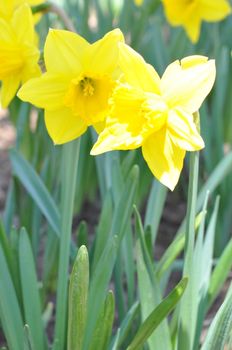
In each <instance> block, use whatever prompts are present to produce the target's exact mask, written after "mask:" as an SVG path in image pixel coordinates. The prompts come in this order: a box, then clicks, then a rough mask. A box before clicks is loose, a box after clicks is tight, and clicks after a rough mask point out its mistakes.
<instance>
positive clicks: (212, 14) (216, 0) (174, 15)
mask: <svg viewBox="0 0 232 350" xmlns="http://www.w3.org/2000/svg"><path fill="white" fill-rule="evenodd" d="M163 4H164V10H165V13H166V16H167V19H168V21H169V22H170V23H171V25H173V26H179V25H181V26H183V27H184V29H185V31H186V33H187V35H188V36H189V38H190V39H191V41H192V42H193V43H196V42H197V41H198V39H199V36H200V29H201V22H202V21H208V22H217V21H220V20H222V19H224V18H225V17H226V16H228V15H229V14H230V13H231V6H230V4H229V1H228V0H163Z"/></svg>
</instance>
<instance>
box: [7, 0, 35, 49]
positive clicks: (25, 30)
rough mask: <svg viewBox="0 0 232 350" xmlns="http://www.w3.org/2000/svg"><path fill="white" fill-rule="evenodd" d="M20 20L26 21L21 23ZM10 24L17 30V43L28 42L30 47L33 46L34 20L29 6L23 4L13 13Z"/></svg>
mask: <svg viewBox="0 0 232 350" xmlns="http://www.w3.org/2000/svg"><path fill="white" fill-rule="evenodd" d="M22 18H26V20H25V21H23V20H22ZM12 24H13V27H14V28H17V31H16V33H17V37H18V39H19V42H28V44H31V45H32V44H34V41H35V31H34V19H33V15H32V12H31V9H30V7H29V6H27V5H26V4H24V5H22V6H20V7H19V8H17V9H16V10H15V11H14V14H13V17H12Z"/></svg>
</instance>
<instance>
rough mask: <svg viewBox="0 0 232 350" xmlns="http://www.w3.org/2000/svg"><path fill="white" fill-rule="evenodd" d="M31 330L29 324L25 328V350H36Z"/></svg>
mask: <svg viewBox="0 0 232 350" xmlns="http://www.w3.org/2000/svg"><path fill="white" fill-rule="evenodd" d="M35 349H36V348H35V346H34V343H33V339H32V335H31V330H30V327H29V326H28V324H26V325H25V326H24V348H23V350H35Z"/></svg>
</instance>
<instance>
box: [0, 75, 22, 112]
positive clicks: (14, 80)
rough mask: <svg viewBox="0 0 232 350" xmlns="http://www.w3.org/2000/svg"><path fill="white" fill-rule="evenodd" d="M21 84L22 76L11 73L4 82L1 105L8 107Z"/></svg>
mask: <svg viewBox="0 0 232 350" xmlns="http://www.w3.org/2000/svg"><path fill="white" fill-rule="evenodd" d="M19 85H20V77H19V76H17V75H16V74H15V75H9V76H8V77H7V78H5V79H4V81H3V82H2V88H1V105H2V107H3V108H6V107H8V105H9V104H10V102H11V100H12V99H13V97H14V96H15V94H16V91H17V90H18V88H19Z"/></svg>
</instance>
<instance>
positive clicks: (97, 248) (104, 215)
mask: <svg viewBox="0 0 232 350" xmlns="http://www.w3.org/2000/svg"><path fill="white" fill-rule="evenodd" d="M112 215H113V203H112V197H111V193H110V192H109V191H108V192H106V195H105V198H104V202H103V208H102V211H101V216H100V220H99V224H98V227H97V230H96V238H95V242H94V255H93V260H92V268H93V269H94V268H95V267H96V265H97V262H98V260H99V258H100V256H101V254H102V247H104V245H105V242H106V241H107V238H108V235H109V232H110V228H111V221H112Z"/></svg>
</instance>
